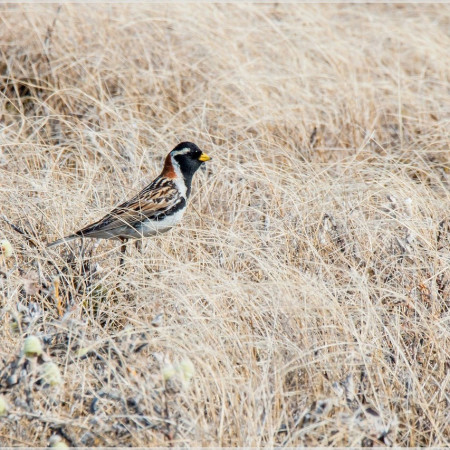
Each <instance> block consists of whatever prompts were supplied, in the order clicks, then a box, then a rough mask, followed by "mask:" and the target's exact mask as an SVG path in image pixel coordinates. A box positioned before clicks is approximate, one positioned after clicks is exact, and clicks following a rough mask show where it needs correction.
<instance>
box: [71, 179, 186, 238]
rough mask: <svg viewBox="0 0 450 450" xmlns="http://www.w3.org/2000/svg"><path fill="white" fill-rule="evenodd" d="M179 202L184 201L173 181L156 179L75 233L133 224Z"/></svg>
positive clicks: (111, 228) (93, 232)
mask: <svg viewBox="0 0 450 450" xmlns="http://www.w3.org/2000/svg"><path fill="white" fill-rule="evenodd" d="M180 202H184V199H183V198H182V197H181V195H180V193H179V191H178V189H177V188H176V186H175V184H174V182H173V181H172V180H168V179H158V178H157V179H156V180H155V181H154V182H153V183H152V184H150V185H149V186H147V187H146V188H144V189H143V190H142V191H141V192H139V194H137V195H136V196H135V197H133V198H132V199H131V200H128V201H126V202H124V203H122V204H120V205H119V206H117V207H116V208H114V209H113V210H112V211H111V212H110V213H109V214H107V215H106V216H104V217H103V218H102V219H100V220H99V221H98V222H95V223H93V224H91V225H88V226H87V227H85V228H83V229H82V230H80V231H78V232H77V233H76V234H77V235H89V234H95V232H96V231H109V230H113V229H114V228H118V227H122V226H124V225H128V226H133V225H134V224H136V223H137V222H141V221H143V220H145V219H152V218H153V219H155V220H157V219H158V217H161V216H164V215H165V213H166V212H168V211H170V210H171V209H173V208H174V207H176V205H177V204H178V203H180Z"/></svg>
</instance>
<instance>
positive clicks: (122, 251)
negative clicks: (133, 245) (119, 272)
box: [119, 238, 128, 267]
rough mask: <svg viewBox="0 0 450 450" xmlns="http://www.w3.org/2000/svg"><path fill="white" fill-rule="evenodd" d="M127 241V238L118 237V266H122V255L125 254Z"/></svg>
mask: <svg viewBox="0 0 450 450" xmlns="http://www.w3.org/2000/svg"><path fill="white" fill-rule="evenodd" d="M127 241H128V239H125V238H120V242H122V244H121V245H120V253H121V255H120V260H119V262H120V267H123V266H124V259H123V257H124V255H125V252H126V250H127Z"/></svg>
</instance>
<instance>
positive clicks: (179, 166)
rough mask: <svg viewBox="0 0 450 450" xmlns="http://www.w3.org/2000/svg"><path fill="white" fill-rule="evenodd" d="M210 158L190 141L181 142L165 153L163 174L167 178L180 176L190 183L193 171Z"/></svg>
mask: <svg viewBox="0 0 450 450" xmlns="http://www.w3.org/2000/svg"><path fill="white" fill-rule="evenodd" d="M210 159H211V158H210V157H209V156H208V155H207V154H206V153H203V152H202V151H201V150H200V149H199V148H198V147H197V146H196V145H195V144H193V143H192V142H182V143H181V144H178V145H177V146H176V147H175V148H174V149H173V150H172V151H171V152H170V153H169V154H168V155H167V158H166V162H165V164H164V170H163V175H165V176H166V177H169V178H176V177H180V176H182V177H183V178H184V180H185V182H186V183H187V184H189V185H190V182H191V180H192V177H193V175H194V173H195V172H196V171H197V170H198V168H199V167H200V166H201V165H202V164H203V163H204V162H206V161H209V160H210Z"/></svg>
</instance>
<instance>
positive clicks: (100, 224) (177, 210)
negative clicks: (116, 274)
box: [47, 142, 211, 265]
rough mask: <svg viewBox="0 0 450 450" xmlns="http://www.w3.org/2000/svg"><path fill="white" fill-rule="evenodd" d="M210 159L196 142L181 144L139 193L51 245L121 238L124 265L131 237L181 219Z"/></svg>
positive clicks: (167, 227)
mask: <svg viewBox="0 0 450 450" xmlns="http://www.w3.org/2000/svg"><path fill="white" fill-rule="evenodd" d="M210 159H211V158H210V157H209V156H208V155H207V154H206V153H203V152H202V151H201V150H200V149H199V148H198V147H197V146H196V145H195V144H193V143H192V142H182V143H181V144H178V145H177V146H176V147H175V148H174V149H173V150H172V151H171V152H170V153H169V154H168V155H167V157H166V159H165V162H164V168H163V170H162V172H161V174H160V175H159V176H158V177H156V178H155V179H154V180H153V181H152V182H151V183H150V184H149V185H148V186H147V187H145V188H144V189H142V191H141V192H139V194H137V195H136V196H134V197H133V198H132V199H131V200H128V201H126V202H124V203H122V204H120V205H119V206H117V207H116V208H114V209H113V210H112V211H111V212H110V213H109V214H107V215H106V216H104V217H103V218H102V219H100V220H99V221H97V222H95V223H93V224H91V225H88V226H86V227H84V228H83V229H81V230H79V231H77V232H76V233H74V234H71V235H69V236H66V237H64V238H62V239H58V240H57V241H55V242H52V243H50V244H48V245H47V247H54V246H56V245H59V244H62V243H66V242H70V241H72V240H74V239H78V238H98V239H117V240H120V241H121V242H122V245H121V252H122V257H121V259H120V264H121V265H123V254H124V253H125V250H126V243H127V241H128V239H140V238H142V237H149V236H154V235H156V234H159V233H165V232H166V231H169V230H170V229H171V228H172V227H173V226H174V225H177V224H178V223H179V222H180V220H181V218H182V217H183V214H184V212H185V211H186V206H187V200H188V198H189V195H190V193H191V183H192V177H193V175H194V173H195V172H196V171H197V170H198V168H199V167H200V166H201V165H202V164H203V163H204V162H205V161H209V160H210Z"/></svg>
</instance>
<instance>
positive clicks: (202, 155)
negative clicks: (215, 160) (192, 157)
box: [198, 153, 211, 162]
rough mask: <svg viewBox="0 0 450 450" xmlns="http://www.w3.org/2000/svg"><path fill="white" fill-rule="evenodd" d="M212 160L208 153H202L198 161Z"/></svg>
mask: <svg viewBox="0 0 450 450" xmlns="http://www.w3.org/2000/svg"><path fill="white" fill-rule="evenodd" d="M210 159H211V158H210V157H209V156H208V155H207V154H206V153H202V154H201V155H200V156H199V158H198V160H199V161H202V162H205V161H209V160H210Z"/></svg>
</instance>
